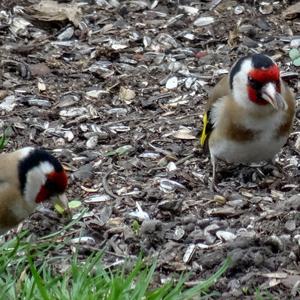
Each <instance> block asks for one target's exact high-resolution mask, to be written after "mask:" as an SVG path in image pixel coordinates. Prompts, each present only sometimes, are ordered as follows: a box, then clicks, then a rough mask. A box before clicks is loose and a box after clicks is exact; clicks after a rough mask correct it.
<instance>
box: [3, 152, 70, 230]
mask: <svg viewBox="0 0 300 300" xmlns="http://www.w3.org/2000/svg"><path fill="white" fill-rule="evenodd" d="M66 187H67V175H66V172H65V171H64V169H63V167H62V165H61V164H60V162H59V161H58V160H57V159H56V158H55V157H53V156H52V155H51V154H49V153H48V152H46V151H44V150H41V149H37V148H33V147H26V148H22V149H20V150H17V151H15V152H11V153H3V154H1V155H0V234H3V233H5V232H6V231H7V230H9V229H10V228H12V227H14V226H15V225H17V224H18V223H19V222H21V221H22V220H24V219H25V218H27V217H28V216H29V215H30V214H31V213H33V212H34V210H35V208H36V207H37V205H38V204H39V203H42V202H44V201H47V200H50V199H52V198H55V197H56V198H57V199H58V201H59V203H60V204H61V205H63V206H64V207H65V208H66V209H67V210H68V201H67V198H66V196H65V194H64V192H65V190H66Z"/></svg>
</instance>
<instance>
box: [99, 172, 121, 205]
mask: <svg viewBox="0 0 300 300" xmlns="http://www.w3.org/2000/svg"><path fill="white" fill-rule="evenodd" d="M112 171H113V169H112V168H111V169H110V170H109V171H108V172H107V173H106V174H105V175H104V176H103V177H102V185H103V188H104V190H105V192H106V193H107V194H108V195H109V196H111V197H112V198H114V199H117V200H119V199H120V198H119V196H117V195H116V194H114V193H113V191H112V190H111V189H110V187H109V185H108V182H107V179H108V176H109V175H110V174H111V172H112Z"/></svg>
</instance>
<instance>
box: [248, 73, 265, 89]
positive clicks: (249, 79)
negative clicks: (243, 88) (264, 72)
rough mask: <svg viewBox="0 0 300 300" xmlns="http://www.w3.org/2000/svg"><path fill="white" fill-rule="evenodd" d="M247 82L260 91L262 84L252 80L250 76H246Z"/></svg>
mask: <svg viewBox="0 0 300 300" xmlns="http://www.w3.org/2000/svg"><path fill="white" fill-rule="evenodd" d="M248 82H249V85H250V86H252V87H253V88H254V89H256V90H259V89H261V88H262V86H263V84H262V83H261V82H259V81H257V80H255V79H253V78H252V77H251V76H248Z"/></svg>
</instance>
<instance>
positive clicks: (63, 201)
mask: <svg viewBox="0 0 300 300" xmlns="http://www.w3.org/2000/svg"><path fill="white" fill-rule="evenodd" d="M54 203H55V204H57V205H59V206H61V207H62V208H64V210H65V212H66V213H68V214H70V212H71V211H70V208H69V203H68V198H67V196H66V195H65V194H61V195H58V196H57V198H56V199H55V202H54Z"/></svg>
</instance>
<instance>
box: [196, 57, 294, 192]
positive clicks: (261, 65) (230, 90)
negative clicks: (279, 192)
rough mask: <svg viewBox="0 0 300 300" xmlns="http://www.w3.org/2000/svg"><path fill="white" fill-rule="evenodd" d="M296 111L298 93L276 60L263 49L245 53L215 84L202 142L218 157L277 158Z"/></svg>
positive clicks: (230, 160) (243, 159) (240, 160)
mask: <svg viewBox="0 0 300 300" xmlns="http://www.w3.org/2000/svg"><path fill="white" fill-rule="evenodd" d="M294 115H295V98H294V95H293V94H292V92H291V91H290V89H289V88H288V87H287V85H286V84H285V83H284V82H283V81H282V80H281V78H280V71H279V68H278V66H277V65H276V63H275V62H274V61H273V60H272V59H271V58H270V57H268V56H266V55H263V54H254V55H249V56H246V57H243V58H240V59H239V60H238V61H237V62H236V63H235V64H234V65H233V67H232V68H231V71H230V73H229V76H228V75H227V76H225V77H224V78H222V79H221V80H220V82H219V83H218V84H217V85H216V86H215V88H214V89H213V91H212V93H211V95H210V97H209V100H208V104H207V108H206V112H205V114H204V117H203V130H202V135H201V140H200V143H201V145H202V146H208V148H209V152H210V157H211V163H212V167H213V179H212V184H213V187H214V183H215V176H216V161H217V160H218V159H220V160H223V161H226V162H228V163H252V162H259V161H262V160H271V159H272V158H273V157H274V156H275V154H276V153H278V152H279V151H280V149H281V148H282V146H283V145H284V144H285V143H286V141H287V139H288V136H289V134H290V131H291V129H292V124H293V119H294Z"/></svg>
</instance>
